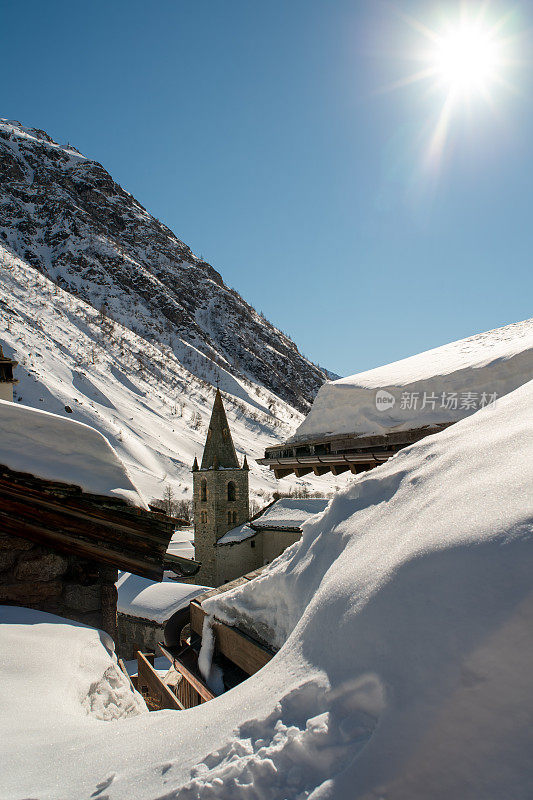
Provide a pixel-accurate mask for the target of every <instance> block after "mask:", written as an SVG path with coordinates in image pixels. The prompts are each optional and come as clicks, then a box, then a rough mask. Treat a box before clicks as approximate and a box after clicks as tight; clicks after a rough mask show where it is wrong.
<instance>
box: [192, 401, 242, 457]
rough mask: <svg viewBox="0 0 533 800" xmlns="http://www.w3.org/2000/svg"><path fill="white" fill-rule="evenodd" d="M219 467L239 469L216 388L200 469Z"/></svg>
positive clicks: (222, 405)
mask: <svg viewBox="0 0 533 800" xmlns="http://www.w3.org/2000/svg"><path fill="white" fill-rule="evenodd" d="M219 467H229V468H231V469H239V462H238V460H237V453H236V452H235V447H234V445H233V439H232V438H231V433H230V429H229V425H228V419H227V417H226V412H225V411H224V404H223V403H222V395H221V394H220V390H219V389H217V393H216V395H215V402H214V404H213V411H212V413H211V421H210V423H209V430H208V431H207V440H206V443H205V449H204V455H203V458H202V466H201V469H218V468H219Z"/></svg>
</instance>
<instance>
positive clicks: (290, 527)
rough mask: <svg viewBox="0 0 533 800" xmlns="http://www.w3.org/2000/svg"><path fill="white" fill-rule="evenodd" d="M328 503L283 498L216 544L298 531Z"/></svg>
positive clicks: (317, 500) (323, 500) (308, 498)
mask: <svg viewBox="0 0 533 800" xmlns="http://www.w3.org/2000/svg"><path fill="white" fill-rule="evenodd" d="M328 503H329V500H327V499H325V498H324V497H301V498H294V497H283V498H282V499H281V500H276V502H275V503H272V505H270V506H268V508H267V509H266V511H265V512H264V513H263V514H261V515H260V516H259V517H255V519H253V520H251V521H250V522H245V523H244V524H243V525H238V526H237V527H236V528H232V529H231V530H230V531H228V532H227V533H225V534H224V536H221V537H220V539H219V540H218V542H217V544H218V545H220V544H236V543H237V542H243V541H244V540H245V539H250V538H251V537H252V536H255V535H256V534H257V533H259V532H260V531H263V530H277V531H284V530H287V531H294V530H300V529H301V527H302V525H303V524H304V522H307V520H309V519H311V517H314V516H315V515H316V514H320V513H321V512H322V511H324V509H325V508H326V506H327V504H328Z"/></svg>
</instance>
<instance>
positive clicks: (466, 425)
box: [0, 382, 533, 800]
mask: <svg viewBox="0 0 533 800" xmlns="http://www.w3.org/2000/svg"><path fill="white" fill-rule="evenodd" d="M532 401H533V382H532V383H529V384H526V385H525V386H523V387H521V388H519V389H517V390H516V391H515V392H513V393H511V394H509V395H507V396H506V397H504V398H503V399H501V400H498V401H497V402H496V404H495V405H493V406H491V407H488V408H486V409H485V410H483V411H480V412H479V413H476V414H474V415H473V416H471V417H469V418H468V419H465V420H463V421H461V422H459V423H458V424H457V425H454V426H452V427H450V428H448V429H446V430H445V431H443V432H441V433H439V434H437V435H435V436H431V437H427V438H426V439H424V440H422V441H420V442H418V443H417V444H415V445H413V446H411V447H409V448H406V449H405V450H403V451H401V452H400V453H399V454H398V455H397V456H395V457H394V458H393V459H391V460H390V461H389V462H388V463H387V464H385V465H383V466H382V467H379V468H377V469H376V470H373V471H372V472H370V473H366V474H363V475H361V476H359V477H358V478H357V479H354V482H353V484H352V485H351V486H350V488H348V489H347V490H346V491H345V492H343V493H341V494H340V495H338V496H336V497H335V498H334V499H333V500H332V501H331V502H330V504H329V505H328V507H327V508H326V509H325V511H324V512H323V514H322V515H321V516H319V517H316V518H314V519H313V520H312V521H310V522H308V523H306V524H305V525H304V533H303V537H302V539H301V540H300V541H299V542H297V543H296V544H294V545H293V546H292V547H291V548H289V549H288V550H287V551H285V553H284V554H283V555H282V556H280V557H279V559H277V560H276V561H275V562H273V563H272V565H270V567H269V568H268V570H267V571H265V573H264V574H263V575H262V576H261V577H260V578H258V579H256V580H254V581H252V582H250V583H249V584H247V585H246V586H245V587H244V588H242V589H238V590H233V591H232V592H231V593H229V592H228V593H227V594H226V595H225V596H222V597H221V596H219V598H218V600H216V601H215V599H214V598H213V599H212V600H208V601H205V602H204V606H205V607H206V609H207V610H208V611H209V612H210V613H216V614H217V615H218V616H220V617H222V618H224V619H226V620H228V621H230V622H231V621H233V620H235V619H236V618H237V617H238V618H239V621H242V620H245V621H246V624H247V625H248V627H249V628H251V629H253V630H256V631H258V632H259V633H260V634H261V635H262V636H266V637H267V638H269V639H270V641H272V642H273V643H275V644H278V645H281V649H280V651H279V653H278V654H277V655H276V656H275V657H274V658H273V660H272V661H271V662H270V663H269V664H268V665H267V666H266V667H265V668H264V669H263V670H261V671H260V672H259V673H257V674H256V675H254V676H253V677H252V678H250V679H249V680H247V681H245V682H244V683H243V684H241V685H240V686H239V687H237V688H236V689H234V690H232V691H231V692H228V693H226V694H225V695H223V696H221V697H219V698H217V699H215V700H213V701H212V702H210V703H206V704H204V705H202V706H199V707H197V708H195V709H191V710H190V711H188V712H171V711H165V712H158V713H154V714H143V715H140V716H137V717H134V718H131V719H128V718H126V719H118V720H116V721H113V722H110V723H105V724H104V723H99V725H98V731H94V727H91V726H86V727H85V729H84V732H83V736H82V735H81V734H80V731H79V729H78V728H75V727H74V726H72V725H71V722H70V720H69V719H68V715H64V716H63V717H62V718H61V725H59V724H57V725H55V726H54V727H51V726H49V725H48V726H47V725H46V724H43V722H42V721H41V719H40V718H39V717H38V716H37V717H36V718H35V719H33V722H32V728H31V730H30V731H28V729H27V726H26V725H25V724H24V722H25V720H22V723H21V724H20V725H19V723H18V718H17V717H15V719H14V720H12V722H11V727H10V732H9V736H8V737H7V738H6V737H3V738H2V739H1V741H2V745H1V746H2V749H3V751H4V753H3V755H5V756H6V757H5V758H4V763H5V764H6V765H7V769H6V770H5V772H6V775H7V783H6V786H7V787H8V790H7V791H6V790H4V792H3V797H4V796H5V797H6V798H10V799H11V800H15V798H18V799H20V797H39V798H40V799H41V800H45V798H54V799H58V798H61V800H70V799H71V798H72V799H74V798H76V799H77V800H79V798H80V797H89V796H91V795H92V796H101V795H102V796H106V797H108V798H110V800H119V799H120V800H126V798H127V800H148V799H150V800H155V799H156V798H159V799H160V800H162V798H165V800H171V799H173V800H215V798H216V799H217V800H303V798H307V800H326V799H327V800H377V799H378V798H386V800H428V798H431V800H456V798H457V799H459V798H460V800H502V798H505V799H506V800H511V798H512V800H530V798H531V797H532V796H533V765H532V759H531V745H532V735H531V730H532V725H533V678H532V671H531V664H532V663H533V639H532V637H531V630H532V625H533V588H532V583H531V574H532V569H533V536H532V534H533V501H532V491H531V487H532V484H533V463H532V462H533V458H532V441H533V430H532V427H533V425H532V418H531V407H532ZM30 634H31V635H33V632H29V633H28V635H30ZM4 652H5V650H4V648H3V649H2V653H4ZM29 657H30V656H29V654H28V653H27V652H26V654H25V655H24V654H21V656H20V657H19V659H18V662H17V663H18V665H19V669H18V674H17V677H16V680H17V681H20V682H23V681H24V680H25V678H24V667H25V664H26V663H27V659H29ZM32 657H33V654H32ZM60 657H61V656H58V658H60ZM45 667H47V671H49V670H50V667H51V665H50V664H45ZM16 680H15V677H13V676H12V677H11V682H10V684H9V691H10V692H14V691H15V690H16V689H17V683H16ZM29 680H31V681H34V684H33V685H34V691H38V683H37V680H36V678H35V675H34V673H33V672H32V673H31V674H30V677H29ZM47 680H52V679H51V678H47ZM4 686H5V681H4V680H3V676H2V680H1V681H0V691H1V692H4V691H5V688H4ZM58 714H59V712H58ZM3 718H5V714H4V715H3ZM36 742H37V746H36ZM43 765H46V769H45V767H44V766H43ZM43 770H44V774H43ZM54 770H55V775H56V785H55V787H54V788H51V785H52V784H51V777H50V776H51V775H52V773H53V772H54ZM14 787H15V788H14ZM104 788H105V791H104Z"/></svg>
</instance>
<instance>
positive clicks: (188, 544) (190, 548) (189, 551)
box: [167, 528, 194, 560]
mask: <svg viewBox="0 0 533 800" xmlns="http://www.w3.org/2000/svg"><path fill="white" fill-rule="evenodd" d="M167 553H171V554H172V555H174V556H181V557H182V558H190V559H193V560H194V529H193V528H182V529H181V530H177V531H176V532H175V533H173V534H172V539H171V540H170V544H169V546H168V547H167Z"/></svg>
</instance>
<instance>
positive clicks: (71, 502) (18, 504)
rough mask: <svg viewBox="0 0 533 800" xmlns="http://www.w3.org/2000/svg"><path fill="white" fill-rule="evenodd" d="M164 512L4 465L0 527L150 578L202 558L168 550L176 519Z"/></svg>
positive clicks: (183, 573) (189, 568) (189, 570)
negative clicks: (16, 470) (184, 556)
mask: <svg viewBox="0 0 533 800" xmlns="http://www.w3.org/2000/svg"><path fill="white" fill-rule="evenodd" d="M162 516H163V515H161V514H157V515H156V514H152V513H151V512H149V511H146V510H145V509H142V508H138V507H134V506H129V505H127V503H126V502H125V501H123V500H120V499H118V498H112V497H107V496H99V495H91V494H88V493H85V492H83V491H82V490H81V489H80V487H79V486H74V485H72V484H63V483H59V482H55V481H46V480H43V479H40V478H36V477H35V476H32V475H29V474H27V473H17V472H14V471H12V470H10V469H9V468H8V467H5V466H0V533H1V532H5V533H8V534H9V535H12V536H18V537H20V538H23V539H28V540H30V541H33V542H35V543H37V544H47V545H48V546H50V547H52V548H54V549H57V550H59V551H61V552H64V553H67V554H69V553H70V554H74V555H78V556H80V557H82V558H87V559H90V560H93V561H97V562H99V563H103V564H107V565H109V566H113V567H116V568H117V569H120V570H124V571H126V572H133V573H134V574H136V575H141V576H142V577H145V578H149V579H151V580H156V581H160V580H161V579H162V578H163V572H164V570H165V569H167V570H171V571H173V572H175V573H176V574H177V576H178V577H189V576H190V575H194V574H195V573H196V572H197V571H198V569H199V568H200V565H199V564H198V562H194V561H191V562H188V560H187V559H183V558H181V557H180V556H175V555H173V554H169V553H167V552H166V551H167V548H168V545H169V542H170V539H171V537H172V534H173V531H174V525H173V524H172V522H171V521H169V520H166V519H163V518H162Z"/></svg>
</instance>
